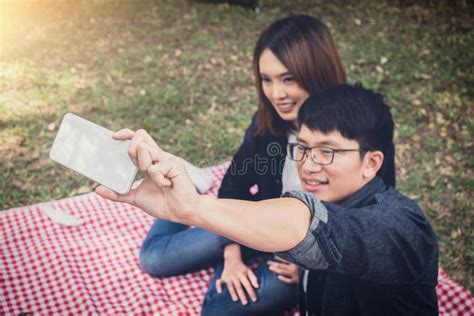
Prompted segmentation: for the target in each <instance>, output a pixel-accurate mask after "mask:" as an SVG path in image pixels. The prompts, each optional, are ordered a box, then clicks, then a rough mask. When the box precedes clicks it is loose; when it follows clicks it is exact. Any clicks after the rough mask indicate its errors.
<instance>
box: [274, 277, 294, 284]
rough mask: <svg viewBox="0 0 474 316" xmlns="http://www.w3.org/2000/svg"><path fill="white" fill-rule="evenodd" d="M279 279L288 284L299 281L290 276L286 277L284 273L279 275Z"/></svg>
mask: <svg viewBox="0 0 474 316" xmlns="http://www.w3.org/2000/svg"><path fill="white" fill-rule="evenodd" d="M278 280H280V281H282V282H284V283H287V284H296V283H298V282H297V281H296V280H294V279H293V278H290V277H286V276H284V275H278Z"/></svg>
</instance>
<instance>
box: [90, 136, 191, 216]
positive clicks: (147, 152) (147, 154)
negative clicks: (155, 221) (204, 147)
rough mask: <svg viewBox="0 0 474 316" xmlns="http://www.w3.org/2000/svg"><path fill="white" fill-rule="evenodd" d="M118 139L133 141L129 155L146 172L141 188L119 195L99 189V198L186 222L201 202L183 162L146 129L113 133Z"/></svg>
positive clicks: (105, 189)
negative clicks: (156, 140) (158, 142)
mask: <svg viewBox="0 0 474 316" xmlns="http://www.w3.org/2000/svg"><path fill="white" fill-rule="evenodd" d="M113 138H114V139H116V140H130V146H129V149H128V154H129V156H130V159H131V160H132V161H133V163H134V164H135V165H136V166H138V167H139V168H140V170H141V171H144V172H146V176H145V178H144V179H143V181H142V182H141V183H140V184H139V186H138V187H137V188H135V189H133V190H131V191H130V192H129V193H128V194H125V195H119V194H117V193H115V192H114V191H112V190H110V189H108V188H106V187H104V186H99V187H98V188H97V189H96V193H97V194H99V195H100V196H102V197H104V198H107V199H110V200H113V201H117V202H126V203H129V204H132V205H135V206H137V207H139V208H141V209H143V210H144V211H146V212H147V213H148V214H150V215H152V216H154V217H158V218H161V219H166V220H174V221H179V222H185V221H186V218H188V217H189V215H191V214H192V211H193V210H194V209H195V207H196V205H197V204H198V202H199V194H198V193H197V192H196V189H195V187H194V185H193V184H192V182H191V180H190V179H189V177H188V175H187V173H186V170H185V168H184V166H183V164H182V161H181V160H180V159H179V158H177V157H175V156H173V155H172V154H170V153H167V152H165V151H163V150H162V149H161V148H160V147H159V146H158V145H157V144H156V143H155V141H154V140H153V139H152V137H151V136H150V135H149V134H148V133H147V132H145V131H144V130H139V131H137V132H136V133H135V132H133V131H131V130H129V129H124V130H121V131H118V132H116V133H114V135H113Z"/></svg>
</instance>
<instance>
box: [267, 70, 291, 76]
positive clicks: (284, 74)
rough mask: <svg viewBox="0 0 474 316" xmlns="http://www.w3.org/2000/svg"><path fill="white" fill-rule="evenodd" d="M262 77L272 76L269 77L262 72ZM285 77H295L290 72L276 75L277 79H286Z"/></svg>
mask: <svg viewBox="0 0 474 316" xmlns="http://www.w3.org/2000/svg"><path fill="white" fill-rule="evenodd" d="M260 76H261V77H271V76H269V75H267V74H266V73H263V72H260ZM285 76H293V75H292V74H291V73H290V72H288V71H285V72H282V73H281V74H278V75H276V76H275V77H285Z"/></svg>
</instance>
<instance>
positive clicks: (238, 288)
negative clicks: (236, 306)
mask: <svg viewBox="0 0 474 316" xmlns="http://www.w3.org/2000/svg"><path fill="white" fill-rule="evenodd" d="M247 282H248V281H247ZM232 284H233V285H234V288H235V290H236V292H237V295H238V296H239V299H240V301H241V302H242V304H243V305H247V296H245V292H244V289H243V288H242V283H241V280H232Z"/></svg>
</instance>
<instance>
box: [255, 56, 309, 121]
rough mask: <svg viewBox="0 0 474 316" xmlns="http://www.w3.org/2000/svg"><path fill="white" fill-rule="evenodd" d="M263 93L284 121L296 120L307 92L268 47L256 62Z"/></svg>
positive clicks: (307, 94)
mask: <svg viewBox="0 0 474 316" xmlns="http://www.w3.org/2000/svg"><path fill="white" fill-rule="evenodd" d="M258 65H259V68H260V78H261V80H262V89H263V93H264V94H265V96H266V97H267V99H268V100H269V101H270V103H271V104H272V105H273V107H274V108H275V110H276V112H277V113H278V115H279V116H280V117H281V118H282V119H283V120H285V121H296V119H297V118H298V111H299V109H300V108H301V105H302V104H303V102H304V101H305V100H306V99H307V98H308V96H309V93H308V92H307V91H306V90H305V89H303V87H301V86H300V85H299V83H298V82H296V80H295V77H294V76H293V74H291V73H289V72H288V69H286V67H285V66H284V65H283V64H282V63H281V62H280V60H279V59H278V58H277V57H276V56H275V55H274V54H273V53H272V51H271V50H270V49H268V48H267V49H265V50H264V51H263V53H262V55H260V60H259V62H258Z"/></svg>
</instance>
